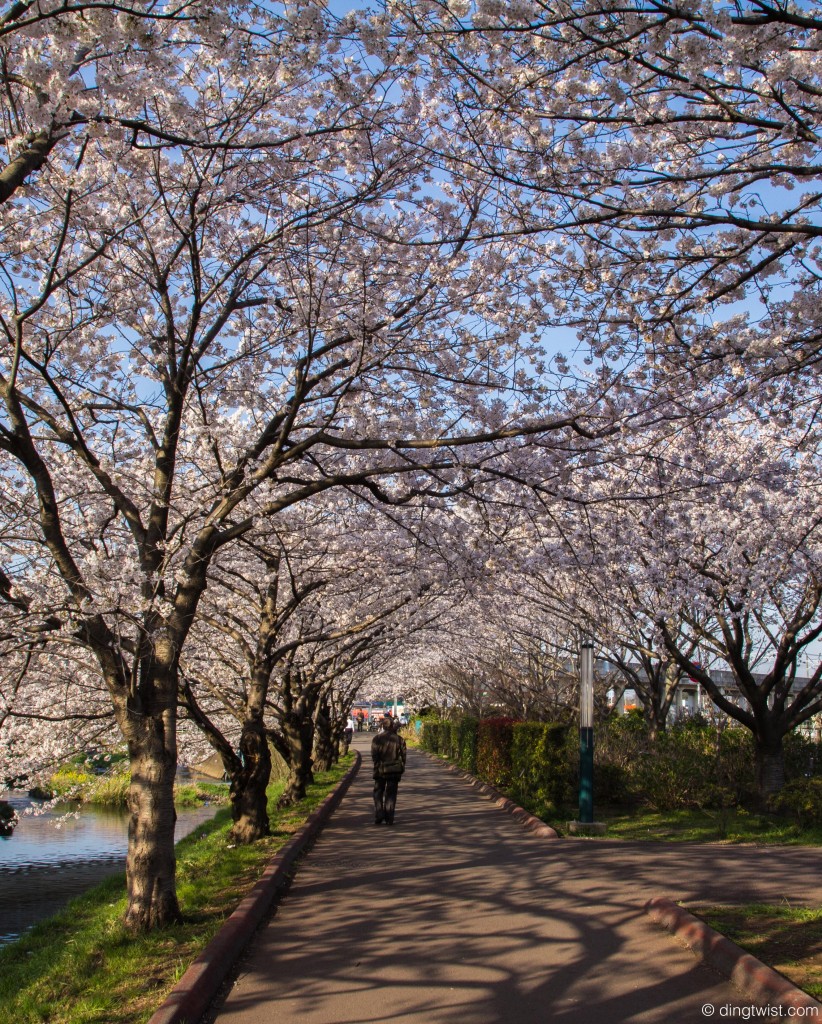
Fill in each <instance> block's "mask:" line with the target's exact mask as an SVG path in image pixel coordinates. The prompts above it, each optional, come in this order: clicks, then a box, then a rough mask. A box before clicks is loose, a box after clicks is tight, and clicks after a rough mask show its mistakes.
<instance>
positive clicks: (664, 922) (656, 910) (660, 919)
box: [645, 896, 822, 1018]
mask: <svg viewBox="0 0 822 1024" xmlns="http://www.w3.org/2000/svg"><path fill="white" fill-rule="evenodd" d="M645 913H646V914H648V915H649V916H650V918H651V920H652V921H654V922H655V923H656V924H658V925H661V926H662V927H663V928H667V929H668V931H669V932H672V933H673V934H674V935H675V936H676V937H677V938H678V939H681V940H682V941H683V942H684V943H685V945H686V946H689V947H690V948H691V949H692V950H693V952H694V953H696V955H697V956H698V957H699V958H700V959H702V960H704V961H705V963H707V964H709V965H710V966H711V967H713V968H714V969H715V970H717V971H719V973H720V974H723V975H724V976H725V977H726V978H728V979H729V980H730V981H731V982H732V983H733V984H734V985H736V987H737V988H738V989H739V990H740V991H741V992H742V993H743V994H744V995H746V996H748V997H749V998H751V999H753V1000H756V1001H757V1002H760V1003H764V1004H765V1005H767V1006H787V1007H797V1008H799V1007H801V1008H803V1009H815V1010H816V1011H817V1012H818V1010H819V1009H820V1006H822V1004H820V1003H818V1002H817V1001H816V1000H815V999H813V998H812V997H811V996H809V995H808V993H807V992H803V991H802V989H801V988H797V987H796V985H794V984H793V982H791V981H788V979H787V978H786V977H785V976H784V975H782V974H780V973H779V972H778V971H775V970H774V969H773V968H772V967H767V966H766V965H765V964H763V963H762V961H761V960H757V958H756V957H755V956H752V955H751V954H750V953H746V952H745V950H744V949H741V948H740V947H739V946H737V945H736V943H735V942H731V940H730V939H729V938H727V937H726V936H725V935H722V934H721V933H720V932H718V931H716V930H715V929H713V928H711V926H710V925H708V924H706V923H705V922H704V921H701V920H700V919H699V918H698V917H695V916H694V915H693V914H691V913H689V912H688V911H687V910H685V909H684V908H683V907H680V906H678V905H677V904H676V903H674V902H673V900H669V899H665V897H663V896H656V897H654V898H653V899H651V900H648V902H647V903H646V904H645ZM808 1017H809V1018H810V1014H808Z"/></svg>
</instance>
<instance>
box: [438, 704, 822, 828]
mask: <svg viewBox="0 0 822 1024" xmlns="http://www.w3.org/2000/svg"><path fill="white" fill-rule="evenodd" d="M421 744H422V747H423V749H424V750H428V751H430V752H431V753H434V754H438V755H440V756H441V757H446V758H448V759H449V760H451V761H454V762H455V763H457V764H459V765H460V767H461V768H464V769H465V770H466V771H469V772H471V774H472V775H476V776H477V777H478V778H479V779H481V780H482V781H483V782H487V783H490V784H491V785H492V786H495V787H496V788H497V789H501V790H503V791H505V792H506V793H508V794H510V796H511V797H512V798H513V799H514V800H516V801H517V803H519V804H521V805H522V806H523V807H526V808H528V809H529V810H531V811H533V812H534V813H535V814H538V815H540V816H543V817H550V816H552V815H558V814H559V812H560V810H561V809H562V808H565V809H569V808H573V807H574V805H575V804H576V801H577V796H578V788H579V734H578V732H577V730H576V729H575V728H573V726H569V725H568V724H567V723H556V722H554V723H543V722H515V721H514V720H513V719H510V718H486V719H481V720H479V721H478V720H477V719H476V718H468V717H466V718H460V719H449V720H440V719H425V720H424V721H423V724H422V733H421ZM811 758H814V759H815V763H814V766H815V767H816V768H817V769H818V770H820V771H822V757H820V750H819V749H818V746H817V745H816V744H813V743H810V742H809V741H808V740H806V739H805V738H804V737H802V736H800V735H798V734H796V733H794V734H792V735H790V736H788V737H786V739H785V767H786V775H787V777H788V779H789V780H790V779H792V778H793V779H801V778H802V776H803V775H804V774H805V773H807V772H808V770H809V766H810V764H811V761H810V759H811ZM820 786H822V782H821V783H820ZM794 788H795V789H796V793H794V790H793V789H789V791H788V793H789V798H793V799H794V802H795V803H796V804H797V807H796V808H793V807H791V808H788V807H787V805H786V808H785V810H787V811H788V812H789V813H790V812H793V813H796V814H797V815H798V816H802V817H804V818H811V817H813V816H814V814H815V813H816V811H815V804H814V800H815V799H816V793H817V791H816V789H815V788H814V787H812V786H811V787H808V786H797V787H794ZM800 791H801V792H800ZM594 796H595V800H596V802H597V803H603V804H632V803H635V804H643V805H645V806H649V807H652V808H655V809H657V810H661V811H667V810H676V809H686V808H697V807H711V808H721V807H745V806H750V807H754V806H757V802H758V801H757V787H756V769H755V759H754V746H753V739H752V737H751V734H750V733H749V732H748V730H747V729H741V728H735V727H730V728H725V729H722V730H717V729H716V728H715V727H714V726H711V725H709V724H708V723H705V722H703V721H699V720H689V721H686V722H682V723H678V724H676V725H674V726H672V727H671V728H670V729H668V731H667V732H664V733H661V734H660V735H658V736H657V737H656V738H652V737H651V736H650V735H649V733H648V730H647V727H646V725H645V723H644V722H643V720H642V718H641V716H638V715H624V716H620V717H617V718H612V719H610V720H609V721H607V722H605V723H603V724H602V725H600V726H598V727H597V732H596V742H595V747H594ZM799 805H801V809H800V807H799ZM810 805H813V808H812V807H811V806H810Z"/></svg>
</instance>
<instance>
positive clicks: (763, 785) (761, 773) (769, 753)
mask: <svg viewBox="0 0 822 1024" xmlns="http://www.w3.org/2000/svg"><path fill="white" fill-rule="evenodd" d="M756 780H757V784H758V786H759V798H760V800H761V802H762V805H763V806H765V807H766V806H767V804H768V801H769V799H770V798H771V797H772V796H774V795H775V794H776V793H778V792H779V791H780V790H781V789H782V787H783V786H784V785H785V754H784V751H783V749H782V739H781V737H780V739H778V740H770V741H763V740H759V739H756Z"/></svg>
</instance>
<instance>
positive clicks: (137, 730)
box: [125, 707, 181, 932]
mask: <svg viewBox="0 0 822 1024" xmlns="http://www.w3.org/2000/svg"><path fill="white" fill-rule="evenodd" d="M127 738H128V747H129V755H130V758H131V785H130V788H129V795H128V806H129V811H130V812H131V818H130V820H129V825H128V854H127V857H126V880H127V884H128V909H127V910H126V918H125V922H126V926H127V927H128V928H129V929H131V930H132V931H135V932H143V931H148V930H149V929H151V928H161V927H164V926H166V925H169V924H174V923H176V922H178V921H180V920H181V914H180V906H179V904H178V902H177V889H176V883H175V871H176V866H177V865H176V857H175V853H174V825H175V822H176V820H177V814H176V812H175V810H174V776H175V773H176V770H177V734H176V708H174V707H170V708H167V709H165V710H163V711H161V712H159V713H155V714H144V715H143V717H142V718H141V719H139V720H137V721H135V720H134V719H133V718H132V721H131V722H130V723H129V728H128V737H127Z"/></svg>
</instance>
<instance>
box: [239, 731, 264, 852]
mask: <svg viewBox="0 0 822 1024" xmlns="http://www.w3.org/2000/svg"><path fill="white" fill-rule="evenodd" d="M240 756H241V760H242V767H241V768H240V770H239V771H238V772H236V773H235V774H234V775H233V776H232V779H231V816H232V818H233V820H234V824H233V826H232V828H231V837H232V839H233V840H234V841H235V842H236V843H253V842H256V841H257V840H258V839H261V838H262V837H263V836H267V835H268V834H269V832H270V822H269V819H268V798H267V796H266V789H267V788H268V783H269V780H270V778H271V751H270V750H269V747H268V740H267V738H266V733H265V729H264V728H263V724H262V721H261V720H253V721H250V722H246V723H245V724H244V725H243V731H242V735H241V737H240Z"/></svg>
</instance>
